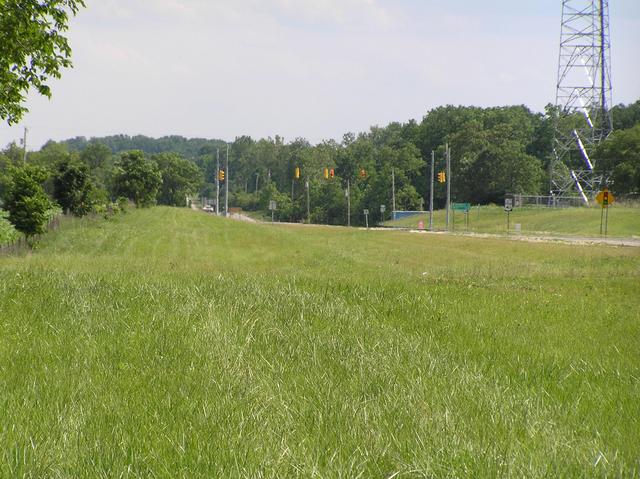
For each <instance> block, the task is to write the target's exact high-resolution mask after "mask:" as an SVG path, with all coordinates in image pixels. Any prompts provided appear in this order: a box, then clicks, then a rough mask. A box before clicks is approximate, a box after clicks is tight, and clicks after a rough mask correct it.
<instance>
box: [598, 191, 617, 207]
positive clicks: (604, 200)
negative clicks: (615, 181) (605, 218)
mask: <svg viewBox="0 0 640 479" xmlns="http://www.w3.org/2000/svg"><path fill="white" fill-rule="evenodd" d="M596 201H597V202H598V203H600V205H602V207H603V208H608V207H609V206H610V205H611V204H613V203H614V202H615V201H616V198H615V196H613V193H611V192H610V191H609V188H604V189H603V190H602V191H601V192H600V193H598V196H596Z"/></svg>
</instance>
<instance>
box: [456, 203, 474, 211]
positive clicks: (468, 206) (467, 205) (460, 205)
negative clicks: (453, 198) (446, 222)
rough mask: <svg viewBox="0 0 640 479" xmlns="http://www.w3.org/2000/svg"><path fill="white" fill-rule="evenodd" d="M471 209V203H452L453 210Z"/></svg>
mask: <svg viewBox="0 0 640 479" xmlns="http://www.w3.org/2000/svg"><path fill="white" fill-rule="evenodd" d="M470 209H471V203H453V210H454V211H464V212H465V213H466V212H468V211H469V210H470Z"/></svg>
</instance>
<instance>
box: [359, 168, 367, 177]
mask: <svg viewBox="0 0 640 479" xmlns="http://www.w3.org/2000/svg"><path fill="white" fill-rule="evenodd" d="M366 177H367V172H366V170H365V169H364V168H362V169H361V170H360V178H366Z"/></svg>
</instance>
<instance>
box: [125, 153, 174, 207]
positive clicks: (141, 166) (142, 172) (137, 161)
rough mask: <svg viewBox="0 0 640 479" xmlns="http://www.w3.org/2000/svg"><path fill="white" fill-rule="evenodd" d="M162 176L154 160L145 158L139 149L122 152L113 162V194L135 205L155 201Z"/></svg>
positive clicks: (147, 204)
mask: <svg viewBox="0 0 640 479" xmlns="http://www.w3.org/2000/svg"><path fill="white" fill-rule="evenodd" d="M161 185H162V176H161V175H160V170H159V169H158V165H157V164H156V162H155V161H151V160H147V159H146V158H145V157H144V153H142V152H141V151H130V152H128V153H123V154H122V156H121V157H120V159H119V160H118V161H116V163H115V167H114V173H113V194H114V196H124V197H126V198H128V199H130V200H132V201H133V202H134V203H135V204H136V206H137V207H147V206H152V205H154V204H155V202H156V197H157V195H158V190H159V188H160V186H161Z"/></svg>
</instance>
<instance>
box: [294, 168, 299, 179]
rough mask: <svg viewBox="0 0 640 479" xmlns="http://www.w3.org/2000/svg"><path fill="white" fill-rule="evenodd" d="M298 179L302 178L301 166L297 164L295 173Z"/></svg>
mask: <svg viewBox="0 0 640 479" xmlns="http://www.w3.org/2000/svg"><path fill="white" fill-rule="evenodd" d="M294 176H295V178H296V180H299V179H300V167H298V166H296V172H295V173H294Z"/></svg>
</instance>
